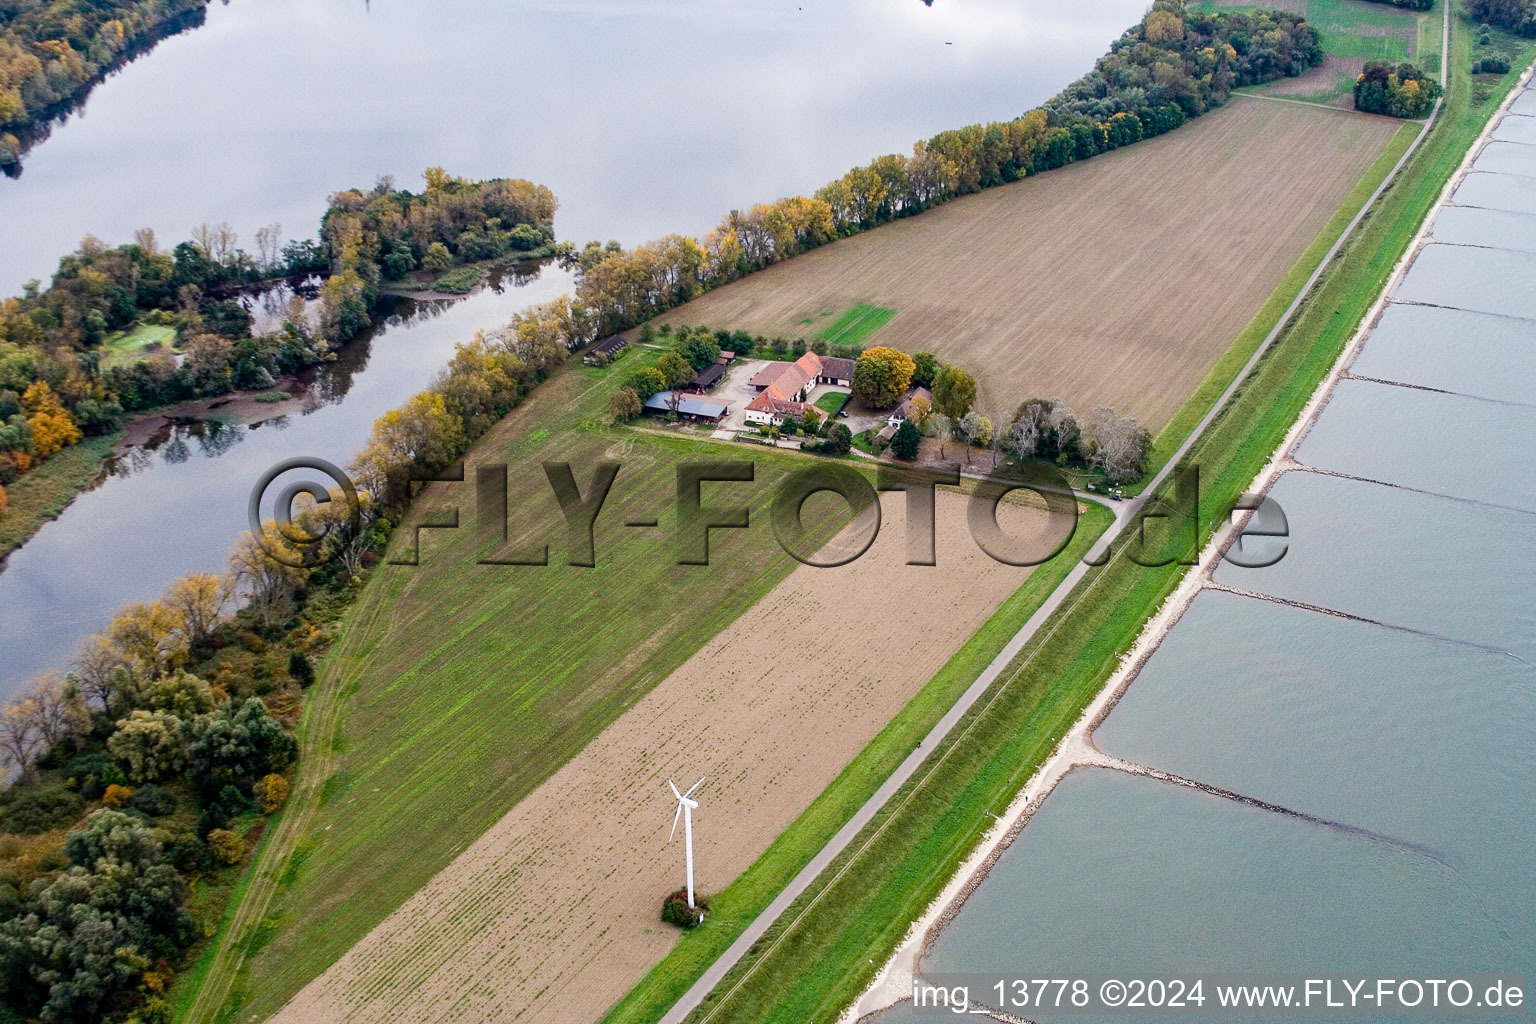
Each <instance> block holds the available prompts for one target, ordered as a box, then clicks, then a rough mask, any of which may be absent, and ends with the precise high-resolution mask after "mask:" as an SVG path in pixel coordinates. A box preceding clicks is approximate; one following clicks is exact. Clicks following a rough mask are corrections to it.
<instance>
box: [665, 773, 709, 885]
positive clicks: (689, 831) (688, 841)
mask: <svg viewBox="0 0 1536 1024" xmlns="http://www.w3.org/2000/svg"><path fill="white" fill-rule="evenodd" d="M667 785H668V786H671V788H672V795H673V796H675V797H677V813H676V814H674V815H672V831H671V833H670V834H669V835H668V836H667V842H669V843H670V842H671V841H672V838H673V836H676V835H677V819H678V818H682V819H683V846H684V847H686V848H687V852H686V855H685V859H686V860H687V863H688V906H689V907H690V908H692V907H693V905H694V904H693V809H694V808H695V807H697V806H699V802H698V801H697V800H694V799H693V791H694V790H695V789H698V788H699V787H700V786H702V785H704V780H703V779H700V780H699V781H698V782H695V783H694V784H693V786H692V787H691V788H690V789H689V790H688V792H686V793H679V792H678V791H677V787H676V786H673V785H672V780H671V779H668V780H667Z"/></svg>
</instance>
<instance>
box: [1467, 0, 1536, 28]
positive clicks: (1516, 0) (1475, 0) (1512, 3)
mask: <svg viewBox="0 0 1536 1024" xmlns="http://www.w3.org/2000/svg"><path fill="white" fill-rule="evenodd" d="M1464 2H1465V4H1466V8H1467V13H1468V14H1470V15H1472V17H1474V18H1476V19H1477V20H1478V21H1480V22H1482V23H1483V24H1485V25H1496V26H1498V27H1499V28H1502V29H1504V30H1505V31H1506V32H1513V33H1515V34H1516V35H1521V36H1536V0H1464Z"/></svg>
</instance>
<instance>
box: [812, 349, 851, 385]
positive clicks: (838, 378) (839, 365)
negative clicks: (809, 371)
mask: <svg viewBox="0 0 1536 1024" xmlns="http://www.w3.org/2000/svg"><path fill="white" fill-rule="evenodd" d="M817 358H818V359H820V360H821V368H820V369H818V370H817V371H816V383H818V384H835V385H836V386H838V387H841V388H851V387H853V360H852V359H839V358H837V357H836V356H818V357H817Z"/></svg>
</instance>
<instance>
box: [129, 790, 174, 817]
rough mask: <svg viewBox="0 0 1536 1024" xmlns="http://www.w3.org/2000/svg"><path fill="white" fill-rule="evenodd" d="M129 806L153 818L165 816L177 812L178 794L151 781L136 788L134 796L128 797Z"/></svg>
mask: <svg viewBox="0 0 1536 1024" xmlns="http://www.w3.org/2000/svg"><path fill="white" fill-rule="evenodd" d="M128 806H129V807H131V808H133V809H134V810H136V811H142V812H143V813H145V814H147V815H149V816H150V817H151V818H163V817H165V816H166V815H167V814H172V813H174V812H175V810H176V794H174V793H172V792H171V791H170V790H168V789H161V788H160V787H159V786H156V785H154V784H153V783H151V784H149V785H147V786H140V787H139V788H138V789H136V790H134V791H133V796H131V797H129V798H128Z"/></svg>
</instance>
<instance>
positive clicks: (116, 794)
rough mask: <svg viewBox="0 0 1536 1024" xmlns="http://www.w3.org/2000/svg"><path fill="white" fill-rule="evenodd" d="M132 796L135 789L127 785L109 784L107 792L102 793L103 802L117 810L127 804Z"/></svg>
mask: <svg viewBox="0 0 1536 1024" xmlns="http://www.w3.org/2000/svg"><path fill="white" fill-rule="evenodd" d="M131 796H133V790H131V789H129V788H128V787H127V786H108V787H107V789H106V792H104V793H102V794H101V802H102V804H103V805H104V806H106V807H110V808H112V809H113V810H114V811H115V810H118V809H119V808H121V807H122V806H123V805H124V804H126V803H127V802H128V798H129V797H131Z"/></svg>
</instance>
